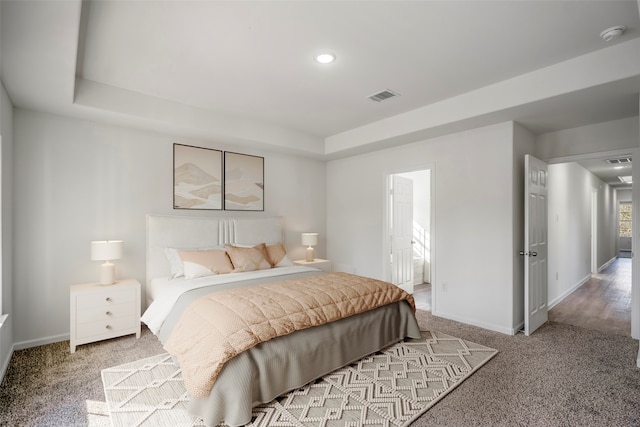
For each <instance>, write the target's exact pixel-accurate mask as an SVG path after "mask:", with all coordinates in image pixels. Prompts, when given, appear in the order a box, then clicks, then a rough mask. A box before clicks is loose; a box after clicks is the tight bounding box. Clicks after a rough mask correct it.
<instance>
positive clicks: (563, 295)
mask: <svg viewBox="0 0 640 427" xmlns="http://www.w3.org/2000/svg"><path fill="white" fill-rule="evenodd" d="M589 279H591V274H588V275H586V276H585V277H583V278H582V279H580V281H579V282H578V283H576V284H575V285H573V286H572V287H571V288H569V289H568V290H566V291H565V292H564V293H563V294H562V295H560V296H559V297H557V298H556V299H554V300H553V301H551V302H550V303H549V304H548V306H547V310H551V309H552V308H553V307H555V306H556V305H558V304H559V303H560V302H561V301H562V300H563V299H565V298H566V297H568V296H569V295H571V294H572V293H573V292H575V290H576V289H578V288H579V287H580V286H582V285H584V284H585V283H586V282H587V280H589Z"/></svg>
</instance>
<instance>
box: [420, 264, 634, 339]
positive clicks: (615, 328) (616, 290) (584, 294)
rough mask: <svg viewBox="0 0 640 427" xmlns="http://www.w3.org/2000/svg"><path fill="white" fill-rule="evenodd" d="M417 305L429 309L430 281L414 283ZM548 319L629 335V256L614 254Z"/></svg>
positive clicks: (551, 311)
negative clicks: (623, 256) (620, 256)
mask: <svg viewBox="0 0 640 427" xmlns="http://www.w3.org/2000/svg"><path fill="white" fill-rule="evenodd" d="M413 296H414V298H415V301H416V307H417V308H419V309H421V310H426V311H431V285H430V284H420V285H416V286H415V289H414V294H413ZM549 320H552V321H554V322H559V323H564V324H569V325H574V326H580V327H583V328H587V329H593V330H597V331H602V332H607V333H613V334H617V335H624V336H631V259H630V258H617V259H616V260H615V261H613V262H612V263H611V264H610V265H609V266H607V268H605V269H604V270H603V271H602V272H600V273H598V274H593V275H592V276H591V278H590V279H589V280H587V281H586V282H585V283H584V284H583V285H582V286H580V287H579V288H578V289H576V290H575V291H574V292H573V293H572V294H571V295H569V296H567V297H566V298H565V299H564V300H562V301H561V302H560V303H559V304H557V305H556V306H555V307H553V308H552V309H551V310H550V311H549Z"/></svg>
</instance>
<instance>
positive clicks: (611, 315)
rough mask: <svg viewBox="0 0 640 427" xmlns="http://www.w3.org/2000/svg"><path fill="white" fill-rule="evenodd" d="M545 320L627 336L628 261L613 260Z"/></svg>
mask: <svg viewBox="0 0 640 427" xmlns="http://www.w3.org/2000/svg"><path fill="white" fill-rule="evenodd" d="M549 320H552V321H555V322H560V323H565V324H570V325H575V326H581V327H583V328H588V329H594V330H598V331H602V332H609V333H613V334H617V335H625V336H631V259H630V258H617V259H616V260H615V261H613V262H612V263H611V264H610V265H609V266H607V267H606V268H605V269H604V270H602V272H600V273H598V274H593V275H591V278H590V279H589V280H587V281H586V282H585V283H584V284H583V285H582V286H580V287H579V288H578V289H576V290H575V291H574V292H573V293H572V294H571V295H569V296H567V297H566V298H565V299H564V300H562V301H561V302H560V303H559V304H557V305H556V306H554V307H553V308H552V309H551V310H550V311H549Z"/></svg>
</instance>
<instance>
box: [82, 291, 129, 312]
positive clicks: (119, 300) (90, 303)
mask: <svg viewBox="0 0 640 427" xmlns="http://www.w3.org/2000/svg"><path fill="white" fill-rule="evenodd" d="M135 300H136V289H134V288H121V289H105V290H104V291H103V290H100V291H94V292H87V293H82V294H79V295H78V297H77V304H78V308H80V307H82V308H83V309H87V308H97V307H111V306H115V305H118V304H124V303H128V302H133V301H135Z"/></svg>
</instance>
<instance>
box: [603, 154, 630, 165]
mask: <svg viewBox="0 0 640 427" xmlns="http://www.w3.org/2000/svg"><path fill="white" fill-rule="evenodd" d="M605 162H607V163H609V164H611V165H621V164H625V163H631V156H625V157H618V158H616V159H607V160H605Z"/></svg>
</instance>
